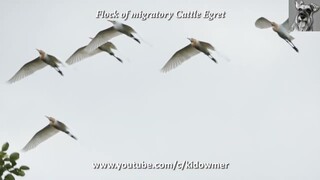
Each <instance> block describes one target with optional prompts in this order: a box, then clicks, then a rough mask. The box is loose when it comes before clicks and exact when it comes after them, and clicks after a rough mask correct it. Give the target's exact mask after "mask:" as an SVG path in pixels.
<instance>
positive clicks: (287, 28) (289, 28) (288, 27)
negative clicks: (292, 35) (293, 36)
mask: <svg viewBox="0 0 320 180" xmlns="http://www.w3.org/2000/svg"><path fill="white" fill-rule="evenodd" d="M281 26H283V27H284V28H285V29H286V30H287V31H288V32H292V31H293V29H292V28H291V27H290V25H289V18H288V19H287V20H286V21H284V22H283V23H282V24H281Z"/></svg>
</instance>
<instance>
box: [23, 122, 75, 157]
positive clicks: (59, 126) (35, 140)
mask: <svg viewBox="0 0 320 180" xmlns="http://www.w3.org/2000/svg"><path fill="white" fill-rule="evenodd" d="M46 117H47V118H48V119H49V121H50V123H49V124H48V125H47V126H46V127H44V128H43V129H41V130H40V131H39V132H37V133H36V134H35V135H34V136H33V137H32V139H31V140H30V141H29V142H28V144H27V145H26V146H25V147H24V148H23V149H22V150H23V151H28V150H30V149H33V148H35V147H37V146H38V145H39V144H40V143H42V142H43V141H45V140H47V139H49V138H50V137H51V136H53V135H55V134H57V133H58V132H60V131H62V132H64V133H66V134H68V135H69V136H71V137H72V138H73V139H75V140H77V138H76V137H75V136H74V135H72V134H71V133H70V132H69V131H68V127H67V126H66V125H65V124H63V123H62V122H60V121H58V120H56V119H55V118H53V117H48V116H46Z"/></svg>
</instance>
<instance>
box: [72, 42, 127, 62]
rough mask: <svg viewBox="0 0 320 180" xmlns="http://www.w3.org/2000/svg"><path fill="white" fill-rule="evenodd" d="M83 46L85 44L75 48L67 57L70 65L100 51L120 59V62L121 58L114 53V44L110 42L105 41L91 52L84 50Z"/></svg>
mask: <svg viewBox="0 0 320 180" xmlns="http://www.w3.org/2000/svg"><path fill="white" fill-rule="evenodd" d="M84 48H86V46H83V47H81V48H79V49H78V50H76V52H74V53H73V54H72V55H71V56H70V57H69V59H67V61H66V63H67V64H69V65H71V64H74V63H76V62H79V61H81V60H83V59H85V58H88V57H90V56H94V55H96V54H98V53H100V52H103V51H105V52H107V53H109V54H110V55H111V56H113V57H115V58H116V59H117V60H118V61H120V62H121V63H122V60H121V59H120V58H118V57H117V56H116V55H115V54H114V52H113V51H112V49H115V50H116V49H117V48H116V46H115V45H114V44H113V43H112V42H107V43H105V44H103V45H101V46H100V47H98V48H97V49H95V50H93V51H91V52H87V51H85V50H84Z"/></svg>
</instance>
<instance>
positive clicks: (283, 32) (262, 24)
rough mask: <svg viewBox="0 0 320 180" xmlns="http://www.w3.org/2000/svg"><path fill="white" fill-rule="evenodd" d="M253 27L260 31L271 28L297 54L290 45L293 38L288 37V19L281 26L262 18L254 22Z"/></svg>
mask: <svg viewBox="0 0 320 180" xmlns="http://www.w3.org/2000/svg"><path fill="white" fill-rule="evenodd" d="M255 26H256V27H257V28H260V29H266V28H270V27H272V29H273V31H274V32H276V33H278V35H279V36H280V37H281V38H282V39H284V40H285V41H286V42H287V43H288V44H289V45H290V46H291V47H292V48H293V49H294V50H295V51H297V52H299V50H298V48H297V47H296V46H295V45H294V44H293V43H292V40H293V39H294V37H292V36H291V35H290V33H291V32H292V29H291V28H290V27H289V18H288V19H287V20H286V21H285V22H283V23H282V24H280V25H279V24H277V23H275V22H271V21H269V20H268V19H266V18H264V17H260V18H259V19H257V21H256V22H255Z"/></svg>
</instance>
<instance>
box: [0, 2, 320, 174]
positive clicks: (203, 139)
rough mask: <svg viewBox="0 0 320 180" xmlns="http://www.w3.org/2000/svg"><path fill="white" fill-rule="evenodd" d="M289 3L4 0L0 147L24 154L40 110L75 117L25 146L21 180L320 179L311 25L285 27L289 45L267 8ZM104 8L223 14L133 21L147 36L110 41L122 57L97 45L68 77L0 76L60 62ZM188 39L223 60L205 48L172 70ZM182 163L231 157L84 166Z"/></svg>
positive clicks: (282, 16)
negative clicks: (104, 166)
mask: <svg viewBox="0 0 320 180" xmlns="http://www.w3.org/2000/svg"><path fill="white" fill-rule="evenodd" d="M288 5H289V3H288V1H287V0H281V1H277V3H275V1H262V0H242V1H235V0H197V1H196V0H161V1H160V0H159V1H148V0H137V1H110V0H103V1H102V0H86V1H81V2H80V1H78V0H70V1H65V0H57V1H54V2H53V1H49V0H45V1H40V0H30V1H28V2H26V1H23V0H19V1H18V0H11V1H1V2H0V22H1V28H0V34H1V43H0V48H1V49H2V53H1V54H0V59H1V62H2V63H1V66H0V73H1V75H0V81H1V82H2V83H1V84H0V90H1V94H0V109H1V113H0V120H1V126H0V144H2V143H4V142H6V141H8V142H9V143H10V145H11V147H10V149H9V150H10V151H19V150H21V149H22V148H23V146H24V145H25V144H26V143H27V142H28V141H29V140H30V139H31V137H32V136H33V135H34V134H35V133H36V132H37V131H38V130H40V129H41V128H43V127H44V126H46V125H47V123H48V120H47V119H46V118H45V117H44V116H45V115H48V116H53V117H55V118H57V119H58V120H60V121H62V122H64V123H65V124H66V125H67V126H69V127H70V131H71V132H72V133H73V134H74V135H75V136H77V137H78V141H75V140H73V139H72V138H70V137H68V136H67V135H66V134H63V133H59V134H57V135H55V136H54V137H52V138H50V139H49V140H47V141H45V142H44V143H42V144H40V145H39V146H38V147H37V148H35V149H33V150H30V151H29V152H27V153H21V160H20V161H19V163H18V164H26V165H29V166H30V168H31V170H30V171H28V172H26V176H25V177H24V178H17V179H24V180H42V179H46V180H57V179H77V180H88V179H92V180H93V179H96V180H104V179H117V180H127V179H133V180H149V179H154V180H163V179H170V180H171V179H172V180H173V179H174V180H177V179H179V180H180V179H181V180H186V179H187V180H189V179H190V180H191V179H208V180H209V179H225V180H234V179H247V180H256V179H259V180H270V179H273V180H283V179H290V180H301V179H319V178H320V173H319V167H318V166H319V165H318V164H319V163H318V162H319V161H320V141H319V138H320V111H319V109H320V61H319V58H318V55H317V54H318V52H317V51H318V49H319V48H318V43H319V39H320V34H319V33H318V32H309V33H302V32H293V33H292V35H293V36H294V37H295V38H296V39H295V40H294V41H293V43H294V44H295V45H296V46H297V47H298V48H299V50H300V53H296V52H295V51H294V50H293V49H292V48H291V47H290V46H289V45H288V44H287V43H286V42H285V41H284V40H282V39H281V38H279V37H278V35H277V34H276V33H274V32H273V31H272V30H271V29H265V30H261V29H257V28H256V27H255V26H254V23H255V20H256V19H257V18H259V17H261V16H263V17H266V18H268V19H270V20H272V21H275V22H278V23H282V22H283V21H285V20H286V18H288V14H289V8H288ZM98 10H105V11H107V12H113V11H115V10H117V11H119V12H126V11H128V10H131V11H132V12H140V11H144V12H158V11H161V12H177V11H180V10H182V11H186V12H188V11H196V10H197V11H199V12H204V11H208V10H209V11H211V12H224V11H225V12H226V17H225V19H216V20H213V21H208V20H207V19H203V18H200V19H177V18H176V17H173V18H172V19H171V20H170V21H168V20H166V19H149V20H146V21H142V20H140V19H128V20H127V21H123V20H122V19H121V18H119V19H116V20H118V21H120V22H123V23H126V24H128V25H130V26H132V27H133V28H134V29H135V30H136V31H137V32H138V33H139V34H140V36H141V37H142V38H143V39H144V40H145V41H146V42H148V43H149V44H151V45H148V43H144V42H142V43H141V44H138V43H137V42H135V41H134V40H132V39H130V38H128V37H126V36H119V37H116V38H114V39H112V42H113V43H114V44H115V45H116V46H117V48H118V51H116V53H117V55H118V56H119V57H121V58H123V59H124V63H123V64H121V63H119V62H118V61H117V60H116V59H114V58H113V57H111V56H109V55H108V54H104V53H102V54H98V55H96V56H94V57H91V58H89V59H86V60H83V61H81V62H79V63H77V64H74V65H72V66H66V67H61V70H62V71H63V72H64V74H65V76H64V77H61V76H60V75H59V74H58V73H57V72H55V70H54V69H52V68H49V67H46V68H45V69H42V70H40V71H38V72H36V73H34V74H33V75H31V76H29V77H27V78H25V79H22V80H21V81H18V82H16V83H15V84H11V85H9V84H7V83H6V81H7V80H8V79H10V78H11V77H12V76H13V75H14V73H16V72H17V71H18V70H19V68H21V66H22V65H23V64H25V63H26V62H28V61H30V60H32V59H34V58H35V57H37V56H38V52H37V51H36V48H39V49H42V50H44V51H46V52H47V53H49V54H52V55H54V56H56V57H57V58H59V59H60V60H61V61H63V62H65V61H66V59H67V58H68V57H69V56H70V55H71V54H72V53H73V52H74V51H75V50H76V49H77V48H79V47H81V46H84V45H86V44H87V43H88V42H89V41H90V39H89V37H93V36H94V35H95V34H96V33H97V32H98V31H100V30H102V29H105V28H108V27H110V26H111V23H110V22H108V21H107V20H106V19H96V18H95V17H96V13H97V11H98ZM188 37H193V38H196V39H199V40H202V41H206V42H209V43H211V44H212V45H213V46H214V47H216V49H218V50H220V51H221V52H222V53H224V55H226V56H227V57H228V58H229V59H231V62H227V61H224V60H223V59H221V58H219V56H215V55H214V56H215V57H216V59H217V60H218V64H215V63H214V62H213V61H211V60H210V59H209V58H208V57H206V56H205V55H203V54H199V55H197V56H196V57H193V58H192V59H190V60H189V61H187V62H185V63H184V64H182V65H181V66H179V67H178V68H176V69H174V70H172V71H170V72H169V73H167V74H163V73H161V72H160V69H161V68H162V66H163V65H164V64H165V63H166V62H167V61H168V60H169V59H170V57H171V56H172V55H173V54H174V53H175V52H176V51H177V50H179V49H181V48H182V47H184V46H186V45H187V44H188V43H189V41H188V39H187V38H188ZM176 160H179V161H184V160H189V161H200V162H212V163H230V166H229V169H227V170H185V171H172V170H123V171H116V170H94V169H93V166H92V163H98V162H101V163H108V162H121V163H128V162H142V161H145V162H148V163H173V162H175V161H176Z"/></svg>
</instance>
